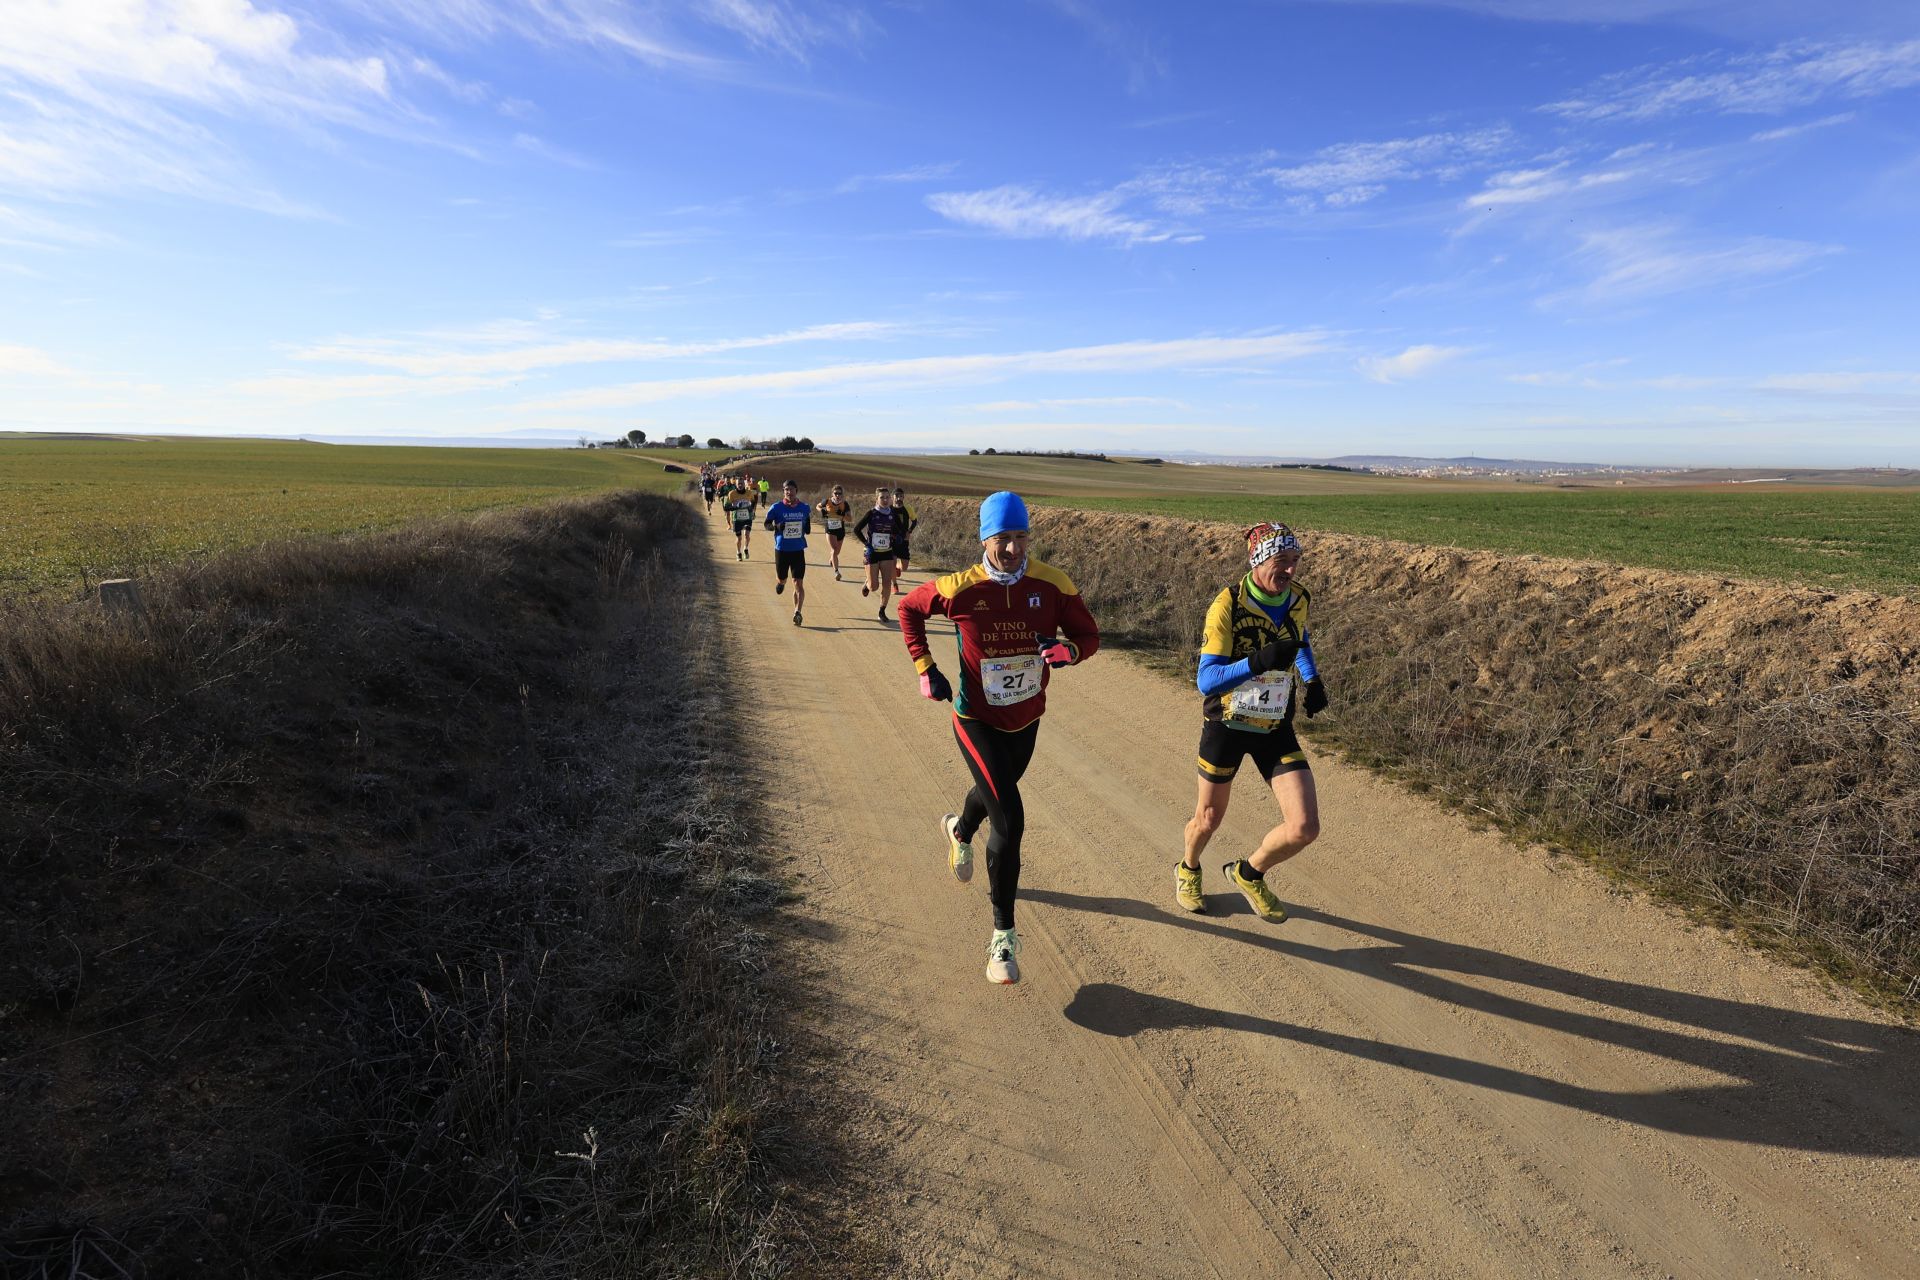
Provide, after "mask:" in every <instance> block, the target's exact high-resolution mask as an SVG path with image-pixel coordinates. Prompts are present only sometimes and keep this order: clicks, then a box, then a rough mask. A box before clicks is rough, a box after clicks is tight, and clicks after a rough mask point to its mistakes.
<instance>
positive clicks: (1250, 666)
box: [1247, 640, 1300, 676]
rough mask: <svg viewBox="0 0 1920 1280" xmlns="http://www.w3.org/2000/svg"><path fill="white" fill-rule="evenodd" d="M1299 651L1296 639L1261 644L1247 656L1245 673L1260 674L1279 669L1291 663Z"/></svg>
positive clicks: (1298, 643)
mask: <svg viewBox="0 0 1920 1280" xmlns="http://www.w3.org/2000/svg"><path fill="white" fill-rule="evenodd" d="M1299 653H1300V642H1299V641H1298V640H1275V641H1274V642H1273V643H1272V644H1267V645H1262V646H1260V647H1259V648H1258V649H1255V650H1254V651H1253V653H1252V655H1251V656H1250V657H1248V658H1247V674H1248V675H1255V676H1257V675H1262V674H1264V673H1266V672H1268V671H1280V670H1283V669H1285V668H1286V667H1289V666H1291V665H1293V660H1294V658H1295V657H1297V656H1298V655H1299Z"/></svg>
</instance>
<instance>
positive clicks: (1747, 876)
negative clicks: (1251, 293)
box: [915, 498, 1920, 1012]
mask: <svg viewBox="0 0 1920 1280" xmlns="http://www.w3.org/2000/svg"><path fill="white" fill-rule="evenodd" d="M921 508H922V509H921V514H922V516H923V517H924V518H925V523H924V525H923V528H922V530H921V531H920V532H919V533H918V534H916V537H915V545H916V549H919V548H925V550H926V551H927V552H928V553H930V554H943V553H944V554H948V555H954V556H957V555H966V556H968V557H969V558H971V556H972V555H973V554H974V552H975V550H976V547H975V546H974V545H972V544H971V543H970V539H971V537H972V531H973V510H974V508H973V505H972V504H970V503H965V502H952V501H942V500H940V499H931V498H930V499H926V500H925V501H924V502H923V503H922V504H921ZM1276 512H1278V513H1279V514H1281V515H1284V514H1285V508H1284V503H1282V504H1281V505H1279V506H1277V507H1276ZM1305 537H1306V540H1307V545H1308V552H1307V556H1306V559H1305V560H1304V561H1303V564H1302V569H1301V577H1302V580H1303V581H1304V582H1306V583H1307V584H1308V585H1309V587H1310V588H1311V589H1312V590H1313V592H1314V593H1315V608H1314V614H1313V632H1314V641H1315V651H1316V654H1317V655H1318V656H1319V661H1320V667H1321V669H1322V671H1323V672H1325V673H1326V675H1327V678H1328V682H1329V684H1330V686H1331V689H1332V692H1333V706H1332V714H1331V715H1329V716H1325V717H1322V718H1321V719H1320V720H1319V721H1317V722H1315V723H1314V724H1313V725H1312V726H1311V736H1312V738H1313V740H1314V741H1316V742H1319V743H1322V744H1331V745H1337V746H1339V747H1341V748H1343V749H1345V750H1346V751H1347V752H1348V753H1349V754H1350V756H1351V757H1352V758H1353V759H1355V760H1358V761H1360V762H1362V763H1367V764H1372V765H1377V766H1380V767H1383V768H1386V769H1388V770H1390V771H1391V772H1392V774H1393V775H1394V776H1395V777H1397V778H1400V779H1402V780H1404V781H1406V782H1408V783H1410V784H1412V785H1413V786H1414V787H1415V788H1416V789H1420V790H1431V791H1432V792H1434V793H1436V794H1438V795H1441V796H1443V797H1445V798H1446V799H1447V800H1448V801H1449V802H1451V803H1453V804H1454V805H1456V806H1458V807H1459V808H1461V809H1462V810H1463V811H1465V812H1468V813H1470V814H1476V815H1479V816H1481V817H1484V818H1487V819H1490V820H1493V821H1495V822H1498V823H1499V824H1501V825H1502V826H1503V827H1505V828H1506V829H1508V830H1510V831H1513V832H1515V833H1517V834H1520V835H1523V836H1526V837H1529V838H1535V839H1542V840H1546V841H1549V842H1552V843H1556V844H1559V845H1561V846H1563V847H1566V848H1570V849H1573V850H1576V851H1578V852H1580V853H1582V854H1583V855H1586V856H1588V857H1591V858H1593V859H1595V860H1597V861H1599V862H1601V863H1604V864H1606V865H1608V866H1610V867H1612V868H1614V869H1616V870H1617V871H1619V872H1621V873H1623V874H1625V875H1626V876H1627V877H1629V878H1630V879H1631V880H1632V881H1633V882H1635V883H1637V884H1639V885H1642V886H1644V887H1647V888H1649V889H1651V890H1653V891H1655V892H1656V893H1659V894H1661V895H1663V896H1665V897H1668V898H1670V899H1672V900H1674V901H1676V902H1679V903H1681V904H1683V905H1685V906H1687V907H1688V908H1690V909H1692V910H1695V911H1698V912H1701V913H1704V914H1705V915H1706V916H1708V917H1709V918H1711V919H1714V920H1716V921H1718V922H1721V923H1725V924H1730V925H1733V926H1736V927H1738V928H1740V929H1742V930H1744V931H1746V932H1747V933H1748V934H1749V935H1750V936H1753V937H1755V938H1758V939H1762V940H1764V941H1766V942H1767V943H1768V944H1769V945H1771V946H1773V947H1776V948H1778V949H1780V950H1781V951H1783V952H1784V953H1786V954H1789V955H1792V956H1795V957H1798V958H1801V959H1805V960H1807V961H1809V962H1812V963H1815V964H1817V965H1819V966H1821V967H1822V968H1824V969H1825V970H1826V971H1828V972H1830V973H1833V974H1835V975H1836V976H1839V977H1841V978H1842V979H1843V980H1847V981H1850V982H1853V983H1856V984H1857V985H1859V986H1860V987H1861V988H1862V989H1863V990H1866V991H1869V992H1870V993H1872V994H1874V995H1875V996H1876V997H1877V998H1882V999H1886V1000H1889V1001H1892V1002H1893V1003H1895V1004H1897V1005H1900V1006H1902V1007H1903V1008H1904V1009H1906V1010H1908V1011H1909V1012H1910V1011H1912V1010H1913V1009H1914V1008H1915V1005H1914V1003H1913V1000H1914V995H1915V991H1916V986H1917V985H1920V602H1916V601H1912V600H1907V599H1903V598H1899V597H1888V596H1880V595H1874V594H1870V593H1864V592H1854V593H1844V594H1835V593H1832V592H1826V591H1820V590H1814V589H1795V588H1791V587H1783V586H1778V585H1773V584H1766V583H1750V582H1739V581H1733V580H1728V579H1722V578H1714V577H1705V576H1700V575H1685V574H1676V573H1667V572H1661V571H1658V570H1647V569H1630V568H1621V567H1618V566H1613V565H1601V564H1587V563H1577V562H1571V561H1564V560H1553V559H1548V558H1544V557H1538V556H1507V555H1500V554H1496V553H1492V552H1479V551H1462V550H1457V549H1453V548H1446V547H1428V546H1418V545H1412V544H1407V543H1398V542H1390V541H1386V540H1382V539H1374V538H1360V537H1351V536H1345V535H1339V534H1319V533H1313V532H1312V531H1305ZM1037 541H1038V545H1039V546H1040V548H1041V549H1042V551H1043V553H1045V554H1047V555H1049V556H1051V557H1055V558H1058V559H1059V560H1060V561H1062V562H1063V563H1066V564H1069V565H1071V566H1072V569H1073V573H1074V575H1075V577H1076V580H1077V581H1078V582H1079V583H1080V585H1081V587H1082V589H1083V590H1084V591H1085V592H1086V593H1087V596H1088V598H1089V599H1092V600H1097V601H1099V602H1100V604H1101V607H1102V616H1103V618H1105V619H1107V620H1108V622H1109V625H1110V626H1112V627H1113V628H1114V629H1115V631H1116V633H1117V637H1118V638H1119V639H1121V640H1122V641H1123V642H1125V643H1128V644H1131V645H1133V646H1135V647H1136V648H1137V649H1140V650H1143V651H1145V652H1147V653H1149V654H1153V655H1157V656H1158V657H1159V658H1161V659H1162V660H1163V661H1167V662H1170V663H1172V664H1173V665H1174V666H1175V667H1176V668H1177V669H1179V670H1181V671H1190V669H1191V666H1190V664H1191V663H1192V661H1193V658H1192V655H1193V653H1194V651H1195V649H1196V648H1197V646H1198V641H1199V624H1200V619H1201V618H1202V616H1203V614H1204V611H1205V607H1206V603H1207V601H1208V600H1209V599H1211V597H1212V595H1213V594H1214V593H1215V592H1217V591H1218V590H1219V587H1220V585H1221V584H1223V583H1225V582H1227V581H1229V580H1230V579H1231V578H1232V577H1233V575H1234V574H1235V573H1237V572H1239V571H1240V570H1241V566H1243V565H1244V560H1243V558H1242V556H1243V544H1242V541H1241V535H1240V531H1239V530H1237V529H1235V528H1232V527H1229V526H1224V525H1219V524H1210V523H1195V522H1189V521H1181V520H1171V519H1163V518H1158V517H1147V516H1126V515H1115V514H1109V513H1104V512H1077V511H1052V510H1050V511H1047V512H1046V513H1044V515H1043V517H1042V518H1041V519H1040V520H1039V529H1038V532H1037Z"/></svg>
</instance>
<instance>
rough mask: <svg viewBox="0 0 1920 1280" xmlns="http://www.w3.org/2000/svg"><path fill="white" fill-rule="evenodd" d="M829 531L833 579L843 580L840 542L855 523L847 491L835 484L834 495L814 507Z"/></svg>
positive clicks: (845, 537) (828, 543)
mask: <svg viewBox="0 0 1920 1280" xmlns="http://www.w3.org/2000/svg"><path fill="white" fill-rule="evenodd" d="M814 511H815V512H816V513H817V514H818V515H819V517H820V521H821V523H822V524H823V525H824V526H825V527H826V531H827V563H828V564H829V565H831V566H833V580H834V581H835V582H840V581H843V579H842V578H841V577H840V544H841V543H842V542H845V541H846V539H847V526H848V525H850V524H852V523H853V504H852V503H850V502H848V501H847V491H846V490H845V489H843V488H841V487H840V486H839V485H835V486H833V496H832V497H830V498H825V499H822V500H821V502H820V504H819V505H818V506H816V507H815V508H814Z"/></svg>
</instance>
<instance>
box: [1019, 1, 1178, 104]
mask: <svg viewBox="0 0 1920 1280" xmlns="http://www.w3.org/2000/svg"><path fill="white" fill-rule="evenodd" d="M1047 3H1048V4H1049V5H1051V7H1052V8H1054V9H1056V10H1058V11H1059V12H1060V13H1061V14H1062V15H1064V16H1065V17H1067V18H1069V19H1071V20H1072V21H1073V22H1075V23H1077V24H1079V25H1080V26H1081V27H1082V28H1083V29H1085V30H1086V31H1087V32H1088V34H1090V35H1091V36H1092V37H1093V39H1094V41H1095V43H1097V44H1098V45H1100V47H1101V48H1102V49H1104V50H1105V51H1106V52H1107V54H1108V56H1110V57H1112V58H1114V59H1116V60H1117V61H1118V62H1119V63H1120V64H1121V65H1122V66H1123V67H1125V68H1126V71H1127V89H1128V91H1129V92H1131V93H1140V92H1141V91H1143V90H1145V89H1146V88H1147V86H1149V85H1151V84H1153V83H1154V82H1155V81H1157V80H1161V79H1164V78H1165V77H1166V74H1167V60H1166V57H1165V55H1163V54H1162V53H1161V51H1160V47H1159V45H1158V44H1157V43H1156V42H1155V41H1154V38H1153V37H1152V36H1151V35H1150V34H1148V33H1147V32H1145V31H1143V30H1141V29H1140V28H1139V27H1137V26H1135V25H1134V24H1133V23H1131V22H1129V21H1128V20H1126V19H1125V18H1122V17H1119V16H1117V15H1116V14H1115V13H1114V11H1113V8H1112V6H1110V5H1102V4H1100V3H1098V2H1097V0H1047Z"/></svg>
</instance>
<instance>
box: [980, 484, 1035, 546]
mask: <svg viewBox="0 0 1920 1280" xmlns="http://www.w3.org/2000/svg"><path fill="white" fill-rule="evenodd" d="M1031 527H1032V526H1031V525H1029V524H1028V523H1027V504H1026V503H1024V502H1022V501H1020V495H1019V494H1017V493H1009V492H1008V491H1007V490H1005V489H1002V490H1001V491H1000V492H998V493H990V494H988V495H987V500H986V501H985V502H982V503H981V504H980V541H982V542H985V541H986V540H987V539H988V538H991V537H992V536H993V535H994V534H996V533H1005V532H1007V530H1009V529H1028V528H1031Z"/></svg>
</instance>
